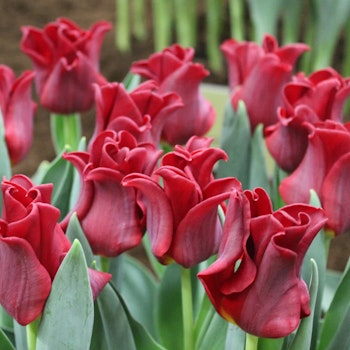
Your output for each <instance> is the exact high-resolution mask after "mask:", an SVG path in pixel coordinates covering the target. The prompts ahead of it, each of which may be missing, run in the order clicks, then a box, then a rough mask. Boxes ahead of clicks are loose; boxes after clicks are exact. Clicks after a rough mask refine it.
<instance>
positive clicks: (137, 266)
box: [116, 255, 158, 337]
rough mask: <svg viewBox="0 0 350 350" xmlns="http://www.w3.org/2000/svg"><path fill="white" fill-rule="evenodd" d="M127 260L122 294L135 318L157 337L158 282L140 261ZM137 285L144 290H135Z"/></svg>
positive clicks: (129, 258)
mask: <svg viewBox="0 0 350 350" xmlns="http://www.w3.org/2000/svg"><path fill="white" fill-rule="evenodd" d="M125 258H126V259H125V262H124V265H123V279H122V281H121V285H120V288H119V291H120V294H121V295H122V297H123V299H124V301H125V304H126V305H127V307H128V309H129V310H130V313H131V315H132V316H133V318H135V320H137V321H138V322H139V323H141V324H142V325H144V326H145V327H146V328H147V330H148V331H149V333H150V334H152V336H153V337H155V336H156V330H155V314H154V310H155V304H156V297H157V292H158V290H157V284H156V281H155V279H154V277H153V275H152V274H151V273H150V271H149V270H148V269H147V268H146V267H145V266H144V265H142V264H141V263H140V262H139V261H138V260H136V259H135V258H132V257H131V256H129V255H126V257H125ZM135 285H139V286H142V288H135ZM116 286H117V285H116Z"/></svg>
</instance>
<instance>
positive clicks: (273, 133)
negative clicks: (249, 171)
mask: <svg viewBox="0 0 350 350" xmlns="http://www.w3.org/2000/svg"><path fill="white" fill-rule="evenodd" d="M349 94H350V80H349V79H348V78H343V77H342V76H341V75H340V74H338V73H337V72H336V71H335V70H334V69H332V68H325V69H321V70H319V71H316V72H314V73H312V74H311V75H310V76H309V77H306V76H305V75H304V74H303V73H299V74H297V75H296V76H295V77H294V79H293V81H292V82H290V83H288V84H286V85H285V87H284V89H283V104H282V106H281V108H279V110H278V119H279V120H278V122H277V123H276V124H274V125H271V126H269V127H267V128H266V129H265V140H266V145H267V148H268V150H269V152H270V153H271V155H272V156H273V157H274V159H275V160H276V162H277V164H278V165H279V166H280V167H281V168H282V169H283V170H285V171H287V172H292V171H293V170H295V169H296V167H297V166H298V165H299V164H300V162H301V160H302V159H303V157H304V155H305V152H306V149H307V145H308V130H309V129H308V127H307V123H317V122H320V121H325V120H328V119H329V120H334V121H336V122H341V121H342V120H343V108H344V103H345V102H346V99H347V98H348V97H349Z"/></svg>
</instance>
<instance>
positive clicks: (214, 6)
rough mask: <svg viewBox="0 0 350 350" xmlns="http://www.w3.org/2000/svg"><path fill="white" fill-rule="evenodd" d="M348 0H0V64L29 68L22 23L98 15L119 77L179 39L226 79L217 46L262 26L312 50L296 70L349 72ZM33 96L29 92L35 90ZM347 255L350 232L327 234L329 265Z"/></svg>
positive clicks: (40, 139)
mask: <svg viewBox="0 0 350 350" xmlns="http://www.w3.org/2000/svg"><path fill="white" fill-rule="evenodd" d="M349 15H350V1H348V0H336V1H334V0H307V1H303V0H294V1H288V2H287V1H283V0H264V1H261V0H245V1H244V0H197V1H196V0H99V1H96V0H80V1H74V0H60V1H58V0H56V1H55V0H36V1H26V0H0V64H6V65H8V66H9V67H11V68H12V69H13V70H14V71H15V73H16V74H17V75H19V74H20V73H21V72H22V71H24V70H26V69H31V62H30V60H29V58H28V57H27V56H25V55H24V54H23V53H22V52H21V50H20V46H19V45H20V40H21V36H22V34H21V30H20V27H21V26H23V25H33V26H35V27H39V28H43V27H44V26H45V25H46V24H47V23H48V22H52V21H54V20H55V19H56V18H58V17H67V18H69V19H71V20H73V21H74V22H76V23H77V25H78V26H80V27H82V28H85V29H88V28H89V27H90V26H91V25H92V24H93V23H94V22H96V21H99V20H102V19H103V20H107V21H110V22H111V23H112V24H113V25H114V28H113V30H112V31H110V32H109V33H107V35H106V37H105V40H104V44H103V47H102V53H101V72H102V74H103V75H104V76H105V77H106V78H107V79H108V80H109V81H122V80H123V78H124V77H125V75H126V74H127V72H128V70H129V67H130V65H131V63H132V62H133V61H135V60H139V59H143V58H147V57H148V56H149V55H150V54H151V53H153V52H155V51H159V50H161V49H162V48H164V47H166V46H168V45H171V44H172V43H174V42H179V43H181V44H182V45H184V46H192V47H194V48H195V50H196V56H195V57H196V58H195V61H196V62H200V63H202V64H204V65H205V67H206V68H207V69H209V70H210V72H211V74H210V76H209V77H208V78H206V79H205V81H204V82H205V83H210V84H215V85H220V86H222V85H224V86H225V87H226V86H227V77H226V73H227V72H226V64H225V62H224V59H223V56H222V55H221V52H220V49H219V45H220V44H221V43H222V42H223V41H224V40H225V39H227V38H230V37H234V38H236V39H237V40H254V41H257V42H261V39H262V37H263V35H264V33H267V32H268V33H271V34H274V35H275V36H277V38H278V40H279V42H280V44H281V45H282V44H286V43H288V42H296V41H302V42H306V43H308V44H309V45H310V46H311V48H312V50H311V52H309V53H307V54H305V55H304V57H303V58H302V60H301V61H300V63H299V66H298V69H300V70H303V71H304V72H306V73H307V74H308V73H310V72H312V71H314V70H316V69H319V68H322V67H326V66H329V65H331V66H333V67H334V68H335V69H336V70H338V72H340V73H341V74H342V75H343V76H348V75H350V49H349V47H350V34H348V33H350V21H349V20H348V19H349ZM35 99H36V97H35ZM93 126H94V111H91V112H89V113H86V114H85V115H84V116H83V128H84V134H85V135H86V136H87V137H89V136H90V135H91V133H92V129H93ZM49 132H50V131H49V112H48V111H47V110H44V109H43V108H42V107H40V106H39V107H38V110H37V113H36V115H35V135H34V143H33V146H32V149H31V152H30V154H29V156H28V157H27V158H26V159H25V160H24V161H23V162H22V163H21V164H19V165H18V166H16V167H15V168H14V173H24V174H26V175H28V176H31V175H32V174H33V173H34V172H35V170H36V169H37V167H38V165H39V164H40V162H41V161H42V160H44V159H47V160H52V159H53V158H54V150H53V148H52V146H51V142H47V141H46V140H47V139H49V138H50V134H49ZM349 255H350V236H349V234H347V235H342V236H339V237H337V238H336V239H334V240H333V241H332V245H331V254H330V260H329V268H332V269H338V270H342V269H343V268H344V266H345V264H346V262H347V260H348V257H349Z"/></svg>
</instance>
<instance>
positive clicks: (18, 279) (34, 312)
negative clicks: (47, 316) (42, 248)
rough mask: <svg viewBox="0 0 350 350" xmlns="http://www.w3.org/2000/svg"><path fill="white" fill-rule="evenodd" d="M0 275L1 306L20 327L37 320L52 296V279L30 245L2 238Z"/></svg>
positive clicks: (19, 239) (14, 239)
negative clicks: (48, 298) (50, 295)
mask: <svg viewBox="0 0 350 350" xmlns="http://www.w3.org/2000/svg"><path fill="white" fill-rule="evenodd" d="M9 267H11V271H10V270H9ZM0 275H1V284H0V303H1V305H3V307H4V308H5V309H6V311H7V312H8V313H9V314H10V315H11V316H12V317H13V318H14V319H16V321H17V322H18V323H19V324H21V325H27V324H29V323H30V322H32V321H34V320H35V319H36V318H37V317H38V316H39V315H40V314H41V312H42V310H43V308H44V305H45V302H46V299H47V297H48V295H49V293H50V289H51V278H50V276H49V274H48V272H47V271H46V269H45V268H44V267H43V266H42V265H41V264H40V263H39V261H38V259H37V257H36V256H35V253H34V252H33V250H32V248H31V247H30V245H29V243H28V242H26V241H24V240H23V239H21V238H17V237H9V238H0Z"/></svg>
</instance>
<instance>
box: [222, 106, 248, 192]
mask: <svg viewBox="0 0 350 350" xmlns="http://www.w3.org/2000/svg"><path fill="white" fill-rule="evenodd" d="M250 142H251V134H250V124H249V118H248V115H247V111H246V108H245V105H244V103H243V102H242V101H240V102H239V105H238V110H237V112H235V111H234V110H233V108H232V106H231V103H230V102H229V101H228V102H227V104H226V108H225V115H224V122H223V128H222V136H221V148H222V149H223V150H224V151H225V152H226V153H227V155H228V158H229V160H228V161H227V162H223V161H222V162H220V163H219V164H218V169H217V172H216V175H217V177H236V178H237V179H238V180H239V181H241V183H242V186H243V188H248V186H249V164H250Z"/></svg>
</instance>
